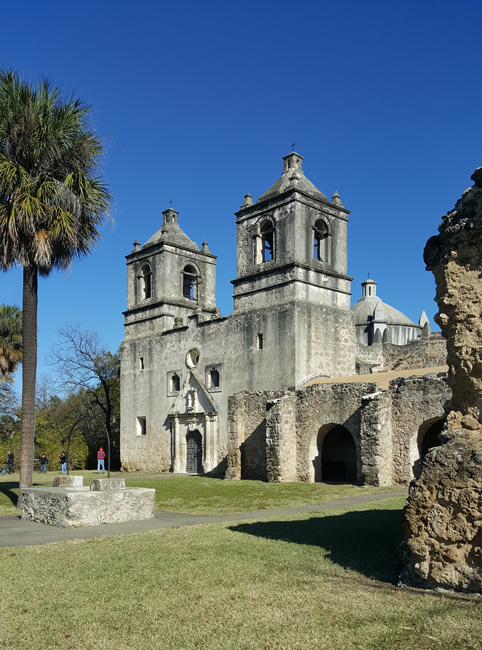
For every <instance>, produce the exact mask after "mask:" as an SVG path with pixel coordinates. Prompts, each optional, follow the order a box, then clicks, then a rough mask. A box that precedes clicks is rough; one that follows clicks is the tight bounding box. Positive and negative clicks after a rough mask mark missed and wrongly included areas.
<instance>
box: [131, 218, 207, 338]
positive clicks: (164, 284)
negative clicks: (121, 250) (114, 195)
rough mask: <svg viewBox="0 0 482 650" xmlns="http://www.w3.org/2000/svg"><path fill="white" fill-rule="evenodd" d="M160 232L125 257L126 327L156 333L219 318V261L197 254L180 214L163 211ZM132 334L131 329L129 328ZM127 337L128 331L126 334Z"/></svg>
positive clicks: (204, 248)
mask: <svg viewBox="0 0 482 650" xmlns="http://www.w3.org/2000/svg"><path fill="white" fill-rule="evenodd" d="M162 215H163V223H162V226H161V228H160V229H159V230H158V231H157V232H156V233H155V234H154V235H153V236H152V237H151V238H150V239H149V240H148V241H147V242H146V243H145V244H144V245H143V246H140V244H139V242H138V241H136V242H134V249H133V250H132V252H131V253H130V254H129V255H127V257H126V259H127V311H126V312H124V316H125V325H126V327H127V328H129V326H131V325H133V324H137V325H138V327H141V329H142V328H143V327H144V325H145V324H147V323H148V324H149V326H151V327H154V329H156V330H161V331H163V330H166V329H172V328H173V327H181V326H183V325H187V324H188V323H187V319H188V318H189V317H190V316H193V315H195V314H197V315H199V314H200V315H201V316H202V315H203V314H205V315H209V317H210V316H211V315H212V314H216V313H217V312H218V309H217V307H216V257H215V256H214V255H213V254H212V253H211V251H210V250H209V248H208V245H207V242H206V241H204V242H203V245H202V248H201V249H199V248H198V246H197V244H196V243H195V242H193V241H192V240H191V239H189V237H188V236H187V235H186V234H185V233H184V232H183V231H182V230H181V228H180V227H179V213H178V212H176V210H173V209H172V208H169V209H168V210H164V212H163V213H162ZM129 329H130V328H129ZM126 333H127V330H126Z"/></svg>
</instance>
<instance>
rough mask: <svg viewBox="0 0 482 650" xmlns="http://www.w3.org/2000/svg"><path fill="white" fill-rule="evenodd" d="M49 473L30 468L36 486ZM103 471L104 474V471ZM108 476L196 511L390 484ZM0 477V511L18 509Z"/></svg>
mask: <svg viewBox="0 0 482 650" xmlns="http://www.w3.org/2000/svg"><path fill="white" fill-rule="evenodd" d="M72 474H78V475H83V476H84V485H90V484H91V483H92V480H93V479H94V478H96V477H97V473H96V472H94V471H92V470H84V471H79V472H72ZM56 475H57V474H56V473H55V472H52V473H50V474H47V475H45V474H40V473H39V472H35V473H34V486H40V485H49V486H51V485H52V477H53V476H56ZM104 476H106V475H104ZM111 476H121V477H122V478H125V479H126V485H128V486H131V487H147V488H155V490H156V505H155V507H156V509H157V510H168V511H170V512H185V513H189V514H196V515H221V514H230V513H233V512H247V511H249V510H267V509H275V508H291V507H294V506H301V505H305V504H308V503H322V502H324V501H331V500H332V499H338V498H340V497H346V496H353V495H356V494H369V493H371V492H380V491H382V492H385V491H387V490H389V489H390V488H366V487H358V486H356V485H326V484H323V483H317V484H314V483H281V484H280V483H263V482H262V481H223V480H221V479H214V478H206V477H204V476H183V477H176V476H170V475H164V476H156V475H152V474H149V475H146V476H143V475H142V474H137V473H136V474H127V473H125V472H124V473H123V472H111ZM11 478H12V477H9V476H1V477H0V516H2V515H14V514H17V510H16V508H15V505H16V503H17V497H18V474H16V475H15V477H14V478H15V482H13V481H12V480H11Z"/></svg>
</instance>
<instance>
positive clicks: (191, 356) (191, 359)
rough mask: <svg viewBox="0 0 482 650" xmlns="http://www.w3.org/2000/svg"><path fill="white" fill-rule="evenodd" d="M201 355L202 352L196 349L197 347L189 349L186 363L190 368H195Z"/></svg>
mask: <svg viewBox="0 0 482 650" xmlns="http://www.w3.org/2000/svg"><path fill="white" fill-rule="evenodd" d="M200 357H201V353H200V352H199V350H196V348H193V349H192V350H189V352H188V353H187V355H186V365H187V367H188V368H195V367H196V366H197V365H198V363H199V359H200Z"/></svg>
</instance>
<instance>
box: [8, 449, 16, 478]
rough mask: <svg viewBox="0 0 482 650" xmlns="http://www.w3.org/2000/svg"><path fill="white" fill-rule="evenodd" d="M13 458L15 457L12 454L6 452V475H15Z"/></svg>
mask: <svg viewBox="0 0 482 650" xmlns="http://www.w3.org/2000/svg"><path fill="white" fill-rule="evenodd" d="M14 458H15V456H14V455H13V452H11V451H10V450H8V451H7V468H8V473H9V474H15V471H14V469H13V461H14Z"/></svg>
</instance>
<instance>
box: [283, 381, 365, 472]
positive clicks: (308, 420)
mask: <svg viewBox="0 0 482 650" xmlns="http://www.w3.org/2000/svg"><path fill="white" fill-rule="evenodd" d="M377 390H378V384H375V383H373V384H372V383H369V384H315V385H314V386H309V387H307V388H305V389H302V390H299V391H297V393H296V398H295V399H296V443H297V444H296V446H297V465H296V473H297V476H298V480H299V481H308V482H311V481H313V460H314V458H315V456H316V455H317V453H318V451H317V448H316V441H317V436H318V432H319V430H320V429H321V428H322V427H323V426H325V425H328V424H335V425H336V424H341V425H343V426H344V427H345V428H346V429H348V431H349V432H350V433H351V434H352V436H353V439H354V441H355V445H356V448H357V458H358V459H359V462H358V467H357V475H358V478H359V480H360V479H361V477H362V467H361V462H360V445H361V439H360V430H361V398H362V396H363V395H366V394H369V393H374V392H375V391H377Z"/></svg>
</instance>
